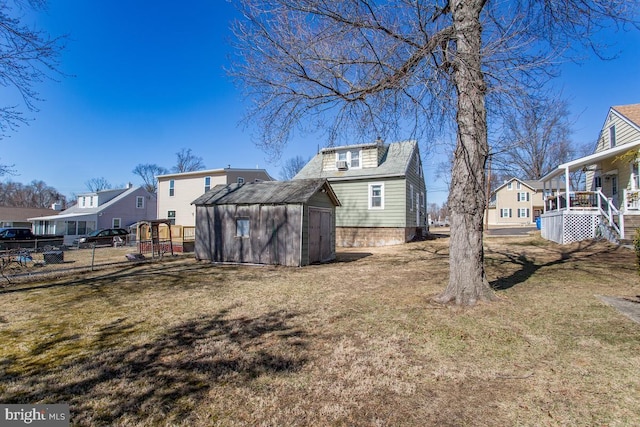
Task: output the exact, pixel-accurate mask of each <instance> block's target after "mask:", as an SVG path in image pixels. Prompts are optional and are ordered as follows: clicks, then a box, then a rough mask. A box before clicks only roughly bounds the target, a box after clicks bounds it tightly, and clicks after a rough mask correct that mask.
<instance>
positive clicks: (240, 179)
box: [238, 176, 244, 184]
mask: <svg viewBox="0 0 640 427" xmlns="http://www.w3.org/2000/svg"><path fill="white" fill-rule="evenodd" d="M238 184H244V178H243V177H241V176H239V177H238Z"/></svg>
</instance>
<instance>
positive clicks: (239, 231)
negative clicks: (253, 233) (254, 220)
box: [236, 218, 250, 237]
mask: <svg viewBox="0 0 640 427" xmlns="http://www.w3.org/2000/svg"><path fill="white" fill-rule="evenodd" d="M249 225H250V224H249V218H236V237H249Z"/></svg>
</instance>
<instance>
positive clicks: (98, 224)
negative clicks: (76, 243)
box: [29, 185, 156, 245]
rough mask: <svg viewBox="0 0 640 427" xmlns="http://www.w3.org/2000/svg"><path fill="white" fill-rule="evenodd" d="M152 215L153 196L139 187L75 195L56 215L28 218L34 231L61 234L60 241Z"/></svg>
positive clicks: (69, 240) (67, 241)
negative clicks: (72, 201) (68, 204)
mask: <svg viewBox="0 0 640 427" xmlns="http://www.w3.org/2000/svg"><path fill="white" fill-rule="evenodd" d="M155 218H156V196H155V195H154V194H152V193H149V192H148V191H147V190H145V189H144V188H143V187H133V186H131V185H129V186H127V188H120V189H116V190H102V191H98V192H88V193H81V194H78V200H77V203H76V204H75V205H73V206H72V207H70V208H69V209H66V210H64V211H62V212H60V213H58V214H57V215H47V216H38V217H33V218H29V220H30V221H31V222H33V230H34V232H35V233H36V234H55V235H64V244H66V245H70V244H71V243H72V242H73V240H74V239H76V238H78V237H82V236H86V235H87V234H88V233H90V232H92V231H94V230H99V229H102V228H127V227H129V226H130V225H133V224H135V223H136V222H138V221H140V220H144V219H155Z"/></svg>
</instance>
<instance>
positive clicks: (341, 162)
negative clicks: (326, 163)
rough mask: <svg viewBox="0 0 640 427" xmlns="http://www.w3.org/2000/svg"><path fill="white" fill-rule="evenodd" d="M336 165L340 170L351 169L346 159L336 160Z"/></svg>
mask: <svg viewBox="0 0 640 427" xmlns="http://www.w3.org/2000/svg"><path fill="white" fill-rule="evenodd" d="M336 167H337V168H338V170H340V171H345V170H347V169H349V167H348V165H347V161H346V160H338V161H337V162H336Z"/></svg>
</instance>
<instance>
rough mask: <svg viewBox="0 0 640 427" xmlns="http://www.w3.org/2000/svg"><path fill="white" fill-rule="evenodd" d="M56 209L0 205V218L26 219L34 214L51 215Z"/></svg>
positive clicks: (9, 219)
mask: <svg viewBox="0 0 640 427" xmlns="http://www.w3.org/2000/svg"><path fill="white" fill-rule="evenodd" d="M57 212H58V211H55V210H53V209H48V208H16V207H11V206H0V220H2V221H22V222H24V221H27V220H28V219H29V218H30V217H32V216H36V215H51V214H55V213H57Z"/></svg>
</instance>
